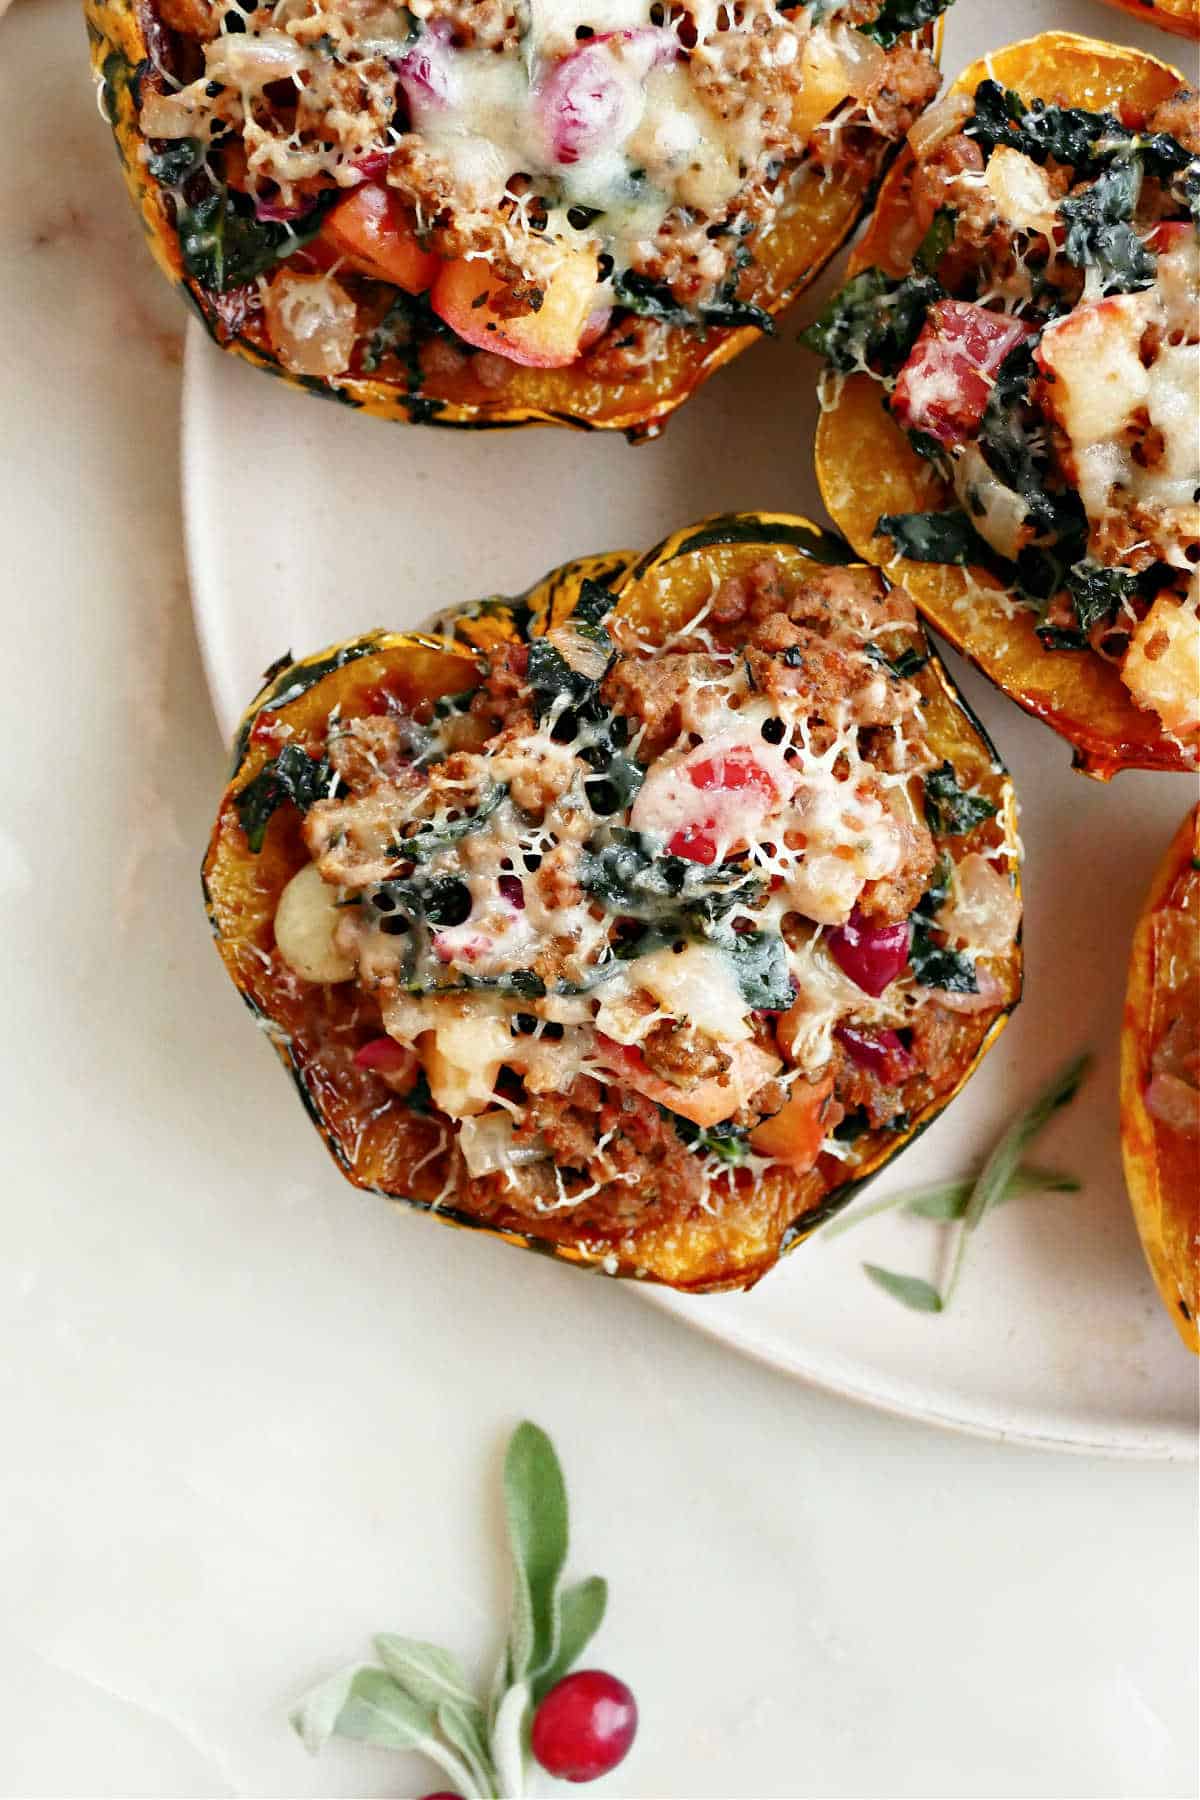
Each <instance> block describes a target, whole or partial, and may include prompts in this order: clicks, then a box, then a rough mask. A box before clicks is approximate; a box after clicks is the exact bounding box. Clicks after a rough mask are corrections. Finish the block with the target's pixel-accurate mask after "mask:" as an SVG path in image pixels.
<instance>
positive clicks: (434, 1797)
mask: <svg viewBox="0 0 1200 1800" xmlns="http://www.w3.org/2000/svg"><path fill="white" fill-rule="evenodd" d="M422 1800H462V1795H461V1794H424V1795H422Z"/></svg>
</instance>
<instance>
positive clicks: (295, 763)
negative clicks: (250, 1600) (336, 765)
mask: <svg viewBox="0 0 1200 1800" xmlns="http://www.w3.org/2000/svg"><path fill="white" fill-rule="evenodd" d="M333 782H334V773H333V769H332V766H331V765H330V764H329V763H328V762H326V761H325V759H324V757H320V758H318V757H315V756H309V754H308V752H307V751H305V750H302V749H301V748H300V746H299V744H285V745H284V747H283V749H282V750H281V751H280V752H279V755H278V756H273V757H272V758H271V760H270V762H269V763H264V765H263V767H262V768H261V769H260V770H259V771H258V774H257V775H256V776H255V777H254V779H253V781H248V782H247V783H246V785H245V787H244V788H243V789H242V790H241V792H240V793H238V794H235V795H234V797H233V804H234V806H235V807H236V808H237V815H238V818H239V820H240V821H241V826H242V830H243V831H244V832H245V834H246V842H247V844H248V845H249V846H250V850H251V852H252V854H253V855H255V856H257V855H258V853H259V851H260V850H261V849H262V847H263V839H264V838H265V837H266V835H267V826H268V824H269V823H270V820H271V815H272V814H273V813H274V812H275V811H276V809H277V808H278V807H280V806H283V805H284V804H285V803H286V802H290V803H291V804H292V805H293V806H297V807H299V809H300V811H301V812H302V813H306V812H307V811H308V809H309V807H310V806H315V805H316V803H317V801H318V800H325V799H327V798H328V796H329V792H330V790H331V788H332V787H333Z"/></svg>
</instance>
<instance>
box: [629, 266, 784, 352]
mask: <svg viewBox="0 0 1200 1800" xmlns="http://www.w3.org/2000/svg"><path fill="white" fill-rule="evenodd" d="M613 292H614V293H615V295H616V299H617V303H618V305H620V306H623V307H625V308H626V309H627V311H629V312H632V313H637V314H638V315H639V316H640V317H641V318H643V319H658V320H659V321H660V322H661V323H662V324H664V325H677V326H681V327H682V328H683V329H684V330H688V329H691V330H693V331H695V330H697V329H703V328H704V327H705V326H707V325H719V326H723V327H726V328H733V327H739V326H743V325H753V326H754V327H755V329H756V330H758V331H761V332H763V333H764V334H765V335H766V336H768V337H770V336H771V335H772V333H773V332H774V330H775V321H774V319H773V318H772V317H771V315H770V313H768V312H764V311H763V309H762V307H761V306H752V305H751V304H750V303H749V302H748V301H745V300H738V299H736V298H735V297H733V296H732V295H730V294H728V293H726V294H723V295H722V296H721V297H719V298H718V299H716V300H713V301H712V302H711V303H710V304H709V305H708V306H701V307H698V308H696V309H695V310H693V309H692V308H691V307H687V306H681V305H680V304H679V302H678V300H676V298H675V296H674V295H673V294H672V292H671V290H670V288H669V287H667V286H666V285H665V284H664V283H663V282H660V281H652V280H651V279H650V277H649V276H648V275H639V274H637V272H636V271H635V270H627V271H626V272H625V273H624V274H622V275H618V276H617V277H616V280H615V281H614V282H613Z"/></svg>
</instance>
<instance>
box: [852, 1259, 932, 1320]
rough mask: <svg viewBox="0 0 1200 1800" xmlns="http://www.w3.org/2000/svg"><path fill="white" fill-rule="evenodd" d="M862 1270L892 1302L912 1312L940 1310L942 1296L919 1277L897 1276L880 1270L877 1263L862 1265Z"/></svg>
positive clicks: (894, 1273) (888, 1270) (888, 1271)
mask: <svg viewBox="0 0 1200 1800" xmlns="http://www.w3.org/2000/svg"><path fill="white" fill-rule="evenodd" d="M863 1268H864V1269H865V1270H866V1272H867V1274H868V1275H869V1276H870V1277H871V1280H872V1281H873V1282H874V1283H875V1285H876V1287H881V1288H882V1289H883V1291H884V1293H885V1294H890V1295H891V1296H892V1299H893V1300H899V1302H900V1304H901V1305H902V1306H907V1307H909V1308H911V1310H912V1311H913V1312H930V1313H936V1312H941V1310H942V1296H941V1295H940V1294H939V1293H938V1291H937V1289H936V1288H935V1287H934V1286H933V1284H932V1283H931V1282H928V1281H922V1280H921V1277H920V1276H919V1275H897V1274H896V1272H895V1271H894V1270H893V1269H881V1268H880V1266H879V1264H878V1263H864V1264H863Z"/></svg>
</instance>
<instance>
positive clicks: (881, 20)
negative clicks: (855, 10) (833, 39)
mask: <svg viewBox="0 0 1200 1800" xmlns="http://www.w3.org/2000/svg"><path fill="white" fill-rule="evenodd" d="M950 3H951V0H883V5H882V6H881V7H880V9H879V11H878V12H877V13H876V15H875V17H874V18H873V19H869V20H867V22H866V23H865V24H863V25H860V26H859V27H858V29H859V31H861V32H862V34H863V36H864V37H869V38H874V39H875V42H876V43H877V44H882V45H883V47H884V49H885V50H890V49H891V47H892V45H893V44H894V43H895V42H896V40H897V38H901V37H903V36H904V34H905V32H907V31H919V30H920V29H921V27H922V25H928V24H929V23H930V22H931V21H932V20H933V19H937V18H940V17H941V15H942V13H944V12H945V10H946V8H947V7H948V6H949V5H950Z"/></svg>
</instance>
